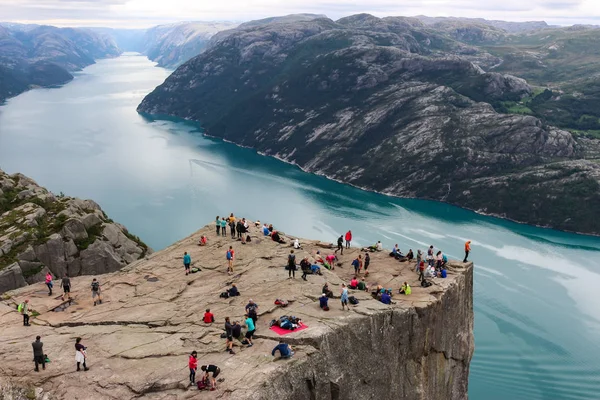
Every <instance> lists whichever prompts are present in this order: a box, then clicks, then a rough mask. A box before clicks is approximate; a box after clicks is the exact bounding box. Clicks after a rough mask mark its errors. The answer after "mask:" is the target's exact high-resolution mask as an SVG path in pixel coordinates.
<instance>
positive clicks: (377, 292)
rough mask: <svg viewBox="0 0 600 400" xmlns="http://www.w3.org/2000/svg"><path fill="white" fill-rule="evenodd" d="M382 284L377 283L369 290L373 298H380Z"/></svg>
mask: <svg viewBox="0 0 600 400" xmlns="http://www.w3.org/2000/svg"><path fill="white" fill-rule="evenodd" d="M383 290H384V289H383V286H381V285H377V287H376V288H375V290H373V291H372V292H371V296H373V298H374V299H377V300H379V299H380V298H381V292H382V291H383Z"/></svg>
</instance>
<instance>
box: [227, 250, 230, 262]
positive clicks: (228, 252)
mask: <svg viewBox="0 0 600 400" xmlns="http://www.w3.org/2000/svg"><path fill="white" fill-rule="evenodd" d="M227 259H228V260H231V252H230V251H229V250H227Z"/></svg>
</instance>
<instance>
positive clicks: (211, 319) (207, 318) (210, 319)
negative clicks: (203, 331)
mask: <svg viewBox="0 0 600 400" xmlns="http://www.w3.org/2000/svg"><path fill="white" fill-rule="evenodd" d="M204 322H206V323H207V324H210V323H211V322H215V316H214V315H213V313H211V312H207V313H204Z"/></svg>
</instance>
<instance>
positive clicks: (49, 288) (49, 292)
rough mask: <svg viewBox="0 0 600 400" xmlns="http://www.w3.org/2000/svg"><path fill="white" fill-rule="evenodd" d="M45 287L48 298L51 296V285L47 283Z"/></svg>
mask: <svg viewBox="0 0 600 400" xmlns="http://www.w3.org/2000/svg"><path fill="white" fill-rule="evenodd" d="M46 286H48V296H52V284H51V283H47V284H46Z"/></svg>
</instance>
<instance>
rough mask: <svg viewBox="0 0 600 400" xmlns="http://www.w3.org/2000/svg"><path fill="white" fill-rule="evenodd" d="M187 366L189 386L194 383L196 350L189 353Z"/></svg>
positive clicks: (196, 365)
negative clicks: (188, 369)
mask: <svg viewBox="0 0 600 400" xmlns="http://www.w3.org/2000/svg"><path fill="white" fill-rule="evenodd" d="M188 367H189V368H190V386H193V385H195V384H196V370H197V369H198V352H197V351H196V350H194V351H192V354H190V359H189V360H188Z"/></svg>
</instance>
